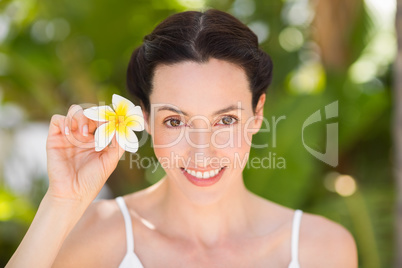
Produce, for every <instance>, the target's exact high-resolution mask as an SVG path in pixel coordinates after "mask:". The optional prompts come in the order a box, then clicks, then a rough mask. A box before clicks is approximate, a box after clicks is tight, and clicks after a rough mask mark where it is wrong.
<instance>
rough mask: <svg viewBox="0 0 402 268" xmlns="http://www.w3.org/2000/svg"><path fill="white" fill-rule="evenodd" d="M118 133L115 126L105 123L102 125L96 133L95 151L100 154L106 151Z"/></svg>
mask: <svg viewBox="0 0 402 268" xmlns="http://www.w3.org/2000/svg"><path fill="white" fill-rule="evenodd" d="M115 132H116V128H115V124H113V123H105V124H102V125H100V126H99V127H98V128H97V129H96V131H95V134H94V136H95V151H97V152H99V151H102V150H103V149H105V147H106V146H108V144H109V143H110V142H111V141H112V138H113V136H114V133H115Z"/></svg>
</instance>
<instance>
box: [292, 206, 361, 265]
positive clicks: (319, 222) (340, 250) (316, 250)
mask: <svg viewBox="0 0 402 268" xmlns="http://www.w3.org/2000/svg"><path fill="white" fill-rule="evenodd" d="M299 262H300V265H301V266H303V267H328V268H330V267H344V268H356V267H357V249H356V244H355V240H354V238H353V236H352V234H351V233H350V232H349V231H348V230H347V229H346V228H345V227H343V226H342V225H340V224H338V223H336V222H334V221H331V220H329V219H327V218H325V217H323V216H319V215H314V214H310V213H306V212H304V213H303V216H302V220H301V223H300V238H299Z"/></svg>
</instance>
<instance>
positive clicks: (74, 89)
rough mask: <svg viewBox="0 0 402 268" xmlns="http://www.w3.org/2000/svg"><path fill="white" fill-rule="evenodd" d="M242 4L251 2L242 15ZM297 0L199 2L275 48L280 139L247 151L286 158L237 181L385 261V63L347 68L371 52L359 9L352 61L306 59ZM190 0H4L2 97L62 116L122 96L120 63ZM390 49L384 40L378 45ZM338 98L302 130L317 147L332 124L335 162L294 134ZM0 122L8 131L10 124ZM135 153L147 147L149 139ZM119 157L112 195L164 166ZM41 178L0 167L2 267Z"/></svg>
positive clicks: (370, 29)
mask: <svg viewBox="0 0 402 268" xmlns="http://www.w3.org/2000/svg"><path fill="white" fill-rule="evenodd" d="M198 2H200V1H198ZM249 2H252V5H251V8H252V11H251V12H250V13H249V14H246V13H247V12H246V11H247V8H250V3H249ZM296 2H297V1H281V0H272V1H265V0H264V1H263V0H255V1H246V0H244V1H233V0H226V1H223V0H222V1H210V2H207V3H205V6H204V8H206V7H213V8H218V9H221V10H224V11H227V12H229V13H232V14H234V15H236V16H237V17H238V18H239V19H241V20H242V21H243V22H244V23H246V24H249V25H251V24H252V23H253V22H259V23H262V24H264V25H265V26H266V27H268V28H266V29H269V36H268V38H267V39H266V40H265V41H264V42H262V43H261V44H260V45H261V47H262V48H263V49H264V50H265V51H266V52H268V53H269V54H270V55H271V57H272V59H273V62H274V66H275V69H274V80H273V84H272V86H271V87H270V88H269V90H268V95H267V97H268V99H267V103H266V106H265V111H264V113H265V117H266V118H267V119H268V120H269V121H270V123H272V117H275V118H279V117H280V116H283V115H284V116H286V119H285V120H282V121H280V122H279V123H278V125H277V129H276V131H277V132H276V146H275V145H274V144H273V139H274V137H273V131H272V129H271V131H270V132H265V133H264V132H261V133H258V134H257V135H256V136H255V137H254V139H253V142H254V143H255V144H264V143H266V142H267V140H268V143H269V147H267V148H262V149H252V151H251V155H250V158H253V157H259V158H262V157H267V156H269V155H270V153H271V158H272V156H273V155H274V154H275V157H276V159H277V161H278V159H279V158H280V157H282V158H284V159H285V160H286V168H285V169H280V168H274V167H271V168H267V169H253V168H246V170H245V171H244V179H245V183H246V185H247V187H248V188H249V189H250V190H252V191H253V192H255V193H257V194H258V195H261V196H263V197H265V198H267V199H269V200H272V201H274V202H277V203H279V204H282V205H285V206H289V207H292V208H300V209H302V210H304V211H306V212H310V213H316V214H320V215H323V216H325V217H328V218H329V219H332V220H334V221H336V222H339V223H340V224H342V225H343V226H345V227H346V228H348V229H349V230H350V231H351V233H352V234H353V235H354V237H355V239H356V241H357V244H358V250H359V262H360V267H390V266H391V264H392V259H393V231H394V226H393V221H394V209H393V208H394V200H395V193H394V187H393V186H394V183H393V179H392V169H391V164H392V161H391V152H392V151H391V140H390V119H391V113H390V111H391V86H392V73H391V68H392V61H391V62H382V63H381V64H380V63H378V62H375V60H373V61H372V63H373V64H377V67H378V68H377V69H378V70H379V71H378V72H376V73H375V74H374V75H373V77H371V78H370V79H367V80H366V81H364V82H361V81H360V82H356V81H354V80H353V79H352V78H351V75H350V72H351V70H350V68H349V67H350V66H352V64H353V63H355V62H356V61H358V59H359V58H361V57H362V56H365V55H366V56H367V53H368V52H367V49H368V48H369V47H370V45H371V44H372V42H374V41H373V40H374V37H375V34H376V29H377V28H378V27H377V28H376V24H375V21H373V20H372V19H371V17H370V14H368V12H367V10H366V9H362V12H361V13H359V16H358V17H357V18H356V20H355V22H354V24H353V25H351V26H350V28H351V34H349V35H348V37H347V38H346V39H345V40H346V41H345V42H346V45H347V47H348V52H349V59H350V63H349V64H348V66H347V67H346V68H344V69H341V70H339V69H338V70H333V69H330V68H327V67H325V65H323V64H322V63H320V61H317V60H314V59H315V58H316V54H314V51H313V49H312V48H314V42H313V37H312V34H311V32H312V31H314V28H313V26H312V25H311V22H309V21H307V22H305V23H302V24H300V25H289V21H287V20H286V19H284V14H286V10H288V9H289V8H291V6H292V5H294V4H295V3H296ZM357 2H358V1H357ZM188 3H193V4H196V3H197V1H187V4H186V1H173V0H171V1H169V0H150V1H146V0H135V1H133V0H130V1H128V0H121V1H118V2H113V1H105V0H97V1H95V0H87V1H79V0H69V1H66V0H60V1H49V0H43V1H35V0H19V1H7V0H3V1H1V2H0V9H1V15H0V32H1V27H2V25H3V26H4V25H8V29H9V30H8V34H7V35H6V37H5V38H4V39H3V40H2V41H0V93H1V95H2V99H1V98H0V107H1V106H2V105H3V106H4V105H7V104H9V103H14V104H17V105H19V106H20V107H22V108H23V110H24V111H25V112H26V114H27V116H26V117H25V118H24V120H26V121H30V122H38V121H39V122H49V120H50V117H51V115H52V114H55V113H59V114H65V113H66V112H67V109H68V107H69V106H70V105H71V104H73V103H98V102H99V101H103V102H107V101H108V100H110V99H111V96H112V94H113V93H117V94H121V95H123V96H128V94H127V93H126V91H125V73H126V67H127V63H128V60H129V58H130V55H131V52H132V51H133V50H134V48H135V47H137V46H138V45H140V44H141V42H142V37H143V36H144V35H146V34H148V33H149V32H151V31H152V29H153V28H154V27H155V26H156V25H157V24H158V23H159V22H160V21H162V20H163V19H164V18H166V17H167V16H169V15H171V14H173V13H176V12H180V11H184V10H189V9H193V10H197V9H199V7H197V6H193V7H191V6H189V4H188ZM247 3H248V4H247ZM239 10H240V11H239ZM242 14H243V15H242ZM244 14H245V15H244ZM289 27H290V28H291V29H293V30H296V33H301V34H302V43H300V44H297V42H296V44H292V42H295V41H292V40H290V41H289V42H290V44H288V47H286V45H285V48H284V45H283V43H281V40H280V36H281V34H282V33H283V31H284V30H285V29H288V28H289ZM377 31H378V30H377ZM0 36H1V34H0ZM285 40H286V39H285ZM296 41H297V40H296ZM289 46H290V48H289ZM393 47H394V44H392V39H391V41H390V44H389V47H388V48H386V49H389V50H392V49H393ZM380 65H381V66H380ZM303 75H304V76H303ZM306 76H307V77H310V76H311V77H313V78H314V79H315V80H314V79H313V80H314V81H316V82H313V83H312V82H311V81H307V86H310V88H307V91H306V88H305V86H303V81H304V80H303V79H305V77H306ZM295 77H296V78H295ZM297 77H301V78H300V79H299V80H297ZM294 81H296V82H294ZM334 101H338V104H339V117H338V118H335V119H336V120H330V121H328V122H327V121H325V120H323V121H322V122H319V123H317V124H315V125H314V126H312V127H311V128H309V129H308V130H307V129H306V131H307V132H306V133H305V135H306V140H305V141H306V144H309V146H310V147H312V148H314V149H316V150H319V151H322V152H324V151H325V143H326V140H325V136H326V124H327V123H331V122H338V123H339V165H338V166H337V167H331V166H329V165H327V164H325V163H323V162H321V161H319V160H318V159H316V158H314V157H313V156H312V155H311V154H309V153H308V152H307V150H306V149H305V148H304V147H303V143H302V138H301V135H302V125H303V122H304V121H305V120H306V119H307V118H308V117H309V116H310V115H311V114H312V113H314V112H315V111H317V110H319V109H321V111H323V108H324V107H325V105H327V104H329V103H332V102H334ZM0 112H1V110H0ZM321 114H322V116H323V118H325V116H324V114H323V113H322V112H321ZM271 127H272V125H271ZM0 128H2V129H1V130H2V131H3V132H4V133H9V134H11V135H12V133H13V129H11V128H7V127H2V126H1V125H0ZM138 154H139V155H140V156H153V150H152V147H151V145H150V143H149V141H148V142H147V144H145V145H144V146H142V147H140V149H139V151H138ZM126 157H127V158H126V160H127V161H121V163H120V164H119V166H118V168H117V169H116V171H115V172H114V173H113V175H112V177H111V178H110V179H109V180H108V186H109V187H110V188H111V190H112V192H113V194H114V195H115V196H117V195H122V194H126V193H130V192H132V191H136V190H139V189H142V188H144V187H147V186H149V185H151V184H152V183H154V182H155V181H157V180H158V179H160V178H161V177H162V176H163V170H160V169H159V170H158V171H157V172H156V173H151V169H136V168H133V169H132V168H130V166H129V161H128V160H129V159H128V158H129V155H128V154H126ZM275 157H273V158H275ZM0 160H1V158H0ZM0 171H2V168H1V163H0ZM335 172H336V173H335ZM334 174H338V175H349V176H351V177H352V178H353V180H354V181H355V182H356V185H357V189H356V191H355V192H354V193H353V194H352V195H350V196H342V195H340V194H338V193H337V192H336V191H333V190H332V191H331V189H332V188H333V185H332V186H331V183H333V180H331V178H332V177H333V176H338V175H334ZM331 176H332V177H331ZM46 180H47V178H43V180H42V182H45V183H43V185H41V186H39V187H37V188H36V189H39V190H35V191H32V192H31V194H29V195H24V196H21V195H20V194H18V193H15V192H13V191H12V190H11V189H10V188H9V187H7V185H6V183H5V181H4V180H3V178H2V174H1V173H0V266H2V265H5V263H7V261H8V259H9V258H10V257H11V255H12V254H13V252H14V251H15V249H16V247H17V246H18V244H19V242H20V241H21V239H22V237H23V235H24V234H25V232H26V230H27V228H28V226H29V224H30V222H31V221H32V219H33V216H34V215H35V211H36V209H37V206H38V204H39V202H40V200H41V197H42V196H43V194H44V192H45V190H46ZM331 187H332V188H331Z"/></svg>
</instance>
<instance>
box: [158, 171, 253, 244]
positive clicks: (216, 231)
mask: <svg viewBox="0 0 402 268" xmlns="http://www.w3.org/2000/svg"><path fill="white" fill-rule="evenodd" d="M160 183H161V184H160V190H161V192H162V195H161V196H162V198H161V199H160V201H161V203H160V204H161V208H162V213H163V221H164V222H168V223H169V224H168V226H166V228H168V232H169V233H170V234H172V233H174V234H175V235H177V236H180V237H183V238H184V239H186V240H188V239H190V240H192V242H194V243H196V244H200V245H202V246H204V247H212V246H216V245H218V244H220V243H223V242H224V241H225V240H227V239H228V238H229V237H233V236H236V235H240V234H242V233H243V234H244V231H245V230H247V229H249V228H250V227H249V225H250V220H251V219H250V218H251V209H250V207H253V206H252V204H251V202H252V200H253V199H252V194H251V193H250V192H249V191H248V190H247V189H246V187H245V185H244V183H243V178H242V176H241V174H240V176H239V177H237V178H234V177H231V182H230V186H229V187H227V188H224V189H225V190H224V193H223V194H222V195H221V196H219V197H217V198H216V199H214V200H213V201H211V202H206V203H205V204H204V203H203V204H200V203H196V202H194V199H193V200H191V199H190V198H189V197H187V196H186V195H185V193H183V192H182V191H181V190H180V189H179V188H178V187H177V186H176V185H175V183H174V182H172V181H171V180H170V179H169V178H168V177H167V176H165V177H164V178H163V179H162V181H161V182H160ZM202 194H205V192H204V193H202ZM202 197H204V196H201V197H200V198H202Z"/></svg>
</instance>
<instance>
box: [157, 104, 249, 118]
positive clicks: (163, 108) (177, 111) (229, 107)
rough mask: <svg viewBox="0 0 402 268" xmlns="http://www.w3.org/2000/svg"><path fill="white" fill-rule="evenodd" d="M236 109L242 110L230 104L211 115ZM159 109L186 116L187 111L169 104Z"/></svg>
mask: <svg viewBox="0 0 402 268" xmlns="http://www.w3.org/2000/svg"><path fill="white" fill-rule="evenodd" d="M237 109H239V110H244V108H240V107H237V105H235V104H232V105H230V106H228V107H226V108H223V109H220V110H218V111H216V112H214V113H213V114H212V116H214V115H218V114H223V113H227V112H229V111H233V110H237ZM160 111H171V112H174V113H177V114H182V115H185V116H188V113H186V112H185V111H180V110H177V109H175V108H173V107H171V106H167V105H164V106H161V107H159V109H158V110H157V111H156V112H160Z"/></svg>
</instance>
